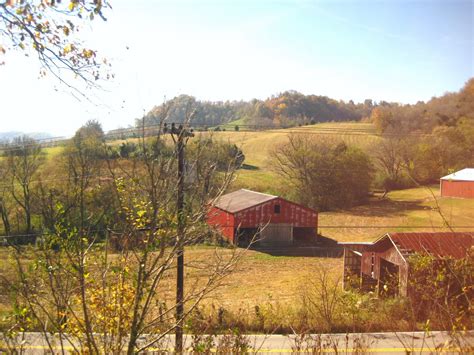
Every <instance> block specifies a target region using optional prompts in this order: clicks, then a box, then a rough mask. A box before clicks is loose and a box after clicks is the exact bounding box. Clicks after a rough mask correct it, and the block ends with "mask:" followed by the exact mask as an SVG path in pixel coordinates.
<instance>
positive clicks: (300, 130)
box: [0, 123, 433, 152]
mask: <svg viewBox="0 0 474 355" xmlns="http://www.w3.org/2000/svg"><path fill="white" fill-rule="evenodd" d="M177 124H183V123H177ZM183 125H186V126H188V127H190V128H191V129H203V130H202V131H198V133H207V132H209V133H216V134H218V133H223V132H224V131H222V129H220V130H216V129H212V127H211V128H209V126H208V125H202V124H201V125H191V124H183ZM162 127H163V126H162V125H161V124H156V125H147V126H145V128H144V129H143V128H140V127H137V128H126V129H124V130H123V131H117V130H111V131H108V132H106V133H104V138H105V139H106V140H107V139H111V138H116V139H117V140H118V139H121V137H122V136H124V135H127V134H135V133H142V136H143V133H145V136H146V135H147V134H149V135H151V133H153V134H156V133H162V134H163V133H164V132H160V128H162ZM217 127H220V126H217ZM239 127H249V128H254V129H253V130H252V129H248V130H245V131H242V132H240V131H239V133H247V132H262V131H264V132H266V133H273V134H288V133H295V134H305V135H343V136H364V137H367V136H368V137H374V138H376V137H378V138H384V137H431V136H433V134H431V133H414V132H410V133H404V134H398V133H385V134H378V133H376V132H370V131H365V130H362V129H358V128H357V129H348V128H337V127H334V128H332V127H318V128H316V129H315V130H309V129H308V130H307V129H305V128H307V127H309V126H301V127H282V128H279V127H273V126H264V125H261V126H258V125H239ZM150 132H151V133H150ZM225 132H236V131H225ZM130 138H140V136H138V137H124V138H123V139H130ZM70 140H71V138H64V137H54V138H43V139H39V140H35V143H30V144H18V145H12V144H11V143H10V144H8V143H7V144H0V150H1V151H4V152H8V151H12V150H18V149H25V148H28V147H36V146H38V145H39V146H41V147H45V148H48V147H53V146H59V145H61V144H62V143H66V142H68V141H70ZM43 141H44V142H45V143H42V142H43Z"/></svg>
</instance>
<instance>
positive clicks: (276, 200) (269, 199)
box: [207, 189, 318, 246]
mask: <svg viewBox="0 0 474 355" xmlns="http://www.w3.org/2000/svg"><path fill="white" fill-rule="evenodd" d="M207 222H208V224H209V225H211V226H213V227H214V228H216V229H217V230H219V231H220V233H221V234H222V235H223V236H224V237H226V238H227V239H228V240H229V241H230V242H232V243H233V244H236V245H248V243H249V242H250V241H251V240H252V239H253V238H254V236H256V235H257V237H256V240H257V243H258V244H260V245H261V246H275V245H280V246H281V245H291V244H293V243H294V242H298V241H311V240H315V239H316V230H317V224H318V214H317V212H316V211H314V210H312V209H310V208H307V207H304V206H301V205H299V204H296V203H294V202H290V201H288V200H285V199H283V198H281V197H278V196H273V195H268V194H264V193H260V192H255V191H250V190H246V189H241V190H237V191H234V192H231V193H229V194H226V195H223V196H221V197H220V198H219V199H217V201H215V203H214V204H213V205H212V206H211V207H210V209H209V212H208V215H207Z"/></svg>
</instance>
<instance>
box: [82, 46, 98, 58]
mask: <svg viewBox="0 0 474 355" xmlns="http://www.w3.org/2000/svg"><path fill="white" fill-rule="evenodd" d="M82 56H83V57H84V58H87V59H89V58H92V57H95V52H94V51H93V50H91V49H85V48H84V49H83V50H82Z"/></svg>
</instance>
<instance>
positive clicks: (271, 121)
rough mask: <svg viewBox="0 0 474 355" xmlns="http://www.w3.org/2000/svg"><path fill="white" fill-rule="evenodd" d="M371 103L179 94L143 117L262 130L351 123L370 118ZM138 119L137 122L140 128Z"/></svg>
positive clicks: (293, 95)
mask: <svg viewBox="0 0 474 355" xmlns="http://www.w3.org/2000/svg"><path fill="white" fill-rule="evenodd" d="M373 107H374V104H373V102H372V100H365V101H364V103H358V104H355V103H354V102H353V101H349V102H344V101H342V100H341V101H337V100H333V99H330V98H328V97H326V96H317V95H303V94H301V93H299V92H296V91H286V92H283V93H281V94H279V95H277V96H272V97H270V98H268V99H266V100H257V99H254V100H251V101H248V102H247V101H225V102H220V101H218V102H211V101H199V100H197V99H196V98H194V97H192V96H188V95H180V96H178V97H175V98H174V99H172V100H170V101H168V102H167V103H166V104H163V105H159V106H156V107H154V108H153V109H152V110H151V111H150V112H148V113H147V114H146V115H145V124H146V125H156V124H158V123H159V122H160V120H161V119H163V118H164V117H167V119H168V121H170V122H183V119H184V117H186V112H187V111H188V114H191V108H192V113H193V125H196V126H202V127H204V126H205V127H213V126H217V125H221V124H225V123H229V122H232V121H235V120H240V121H239V122H241V124H248V125H255V126H263V127H291V126H295V125H298V124H307V123H318V122H327V121H353V120H360V119H361V118H363V117H366V116H368V115H370V113H371V110H372V108H373ZM142 124H143V121H142V119H137V121H136V125H137V126H138V127H140V126H141V125H142Z"/></svg>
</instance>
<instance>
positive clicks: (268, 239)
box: [259, 224, 293, 247]
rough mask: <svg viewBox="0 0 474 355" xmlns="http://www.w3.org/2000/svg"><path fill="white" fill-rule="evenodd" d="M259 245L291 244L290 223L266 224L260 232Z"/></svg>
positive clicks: (291, 230) (291, 229)
mask: <svg viewBox="0 0 474 355" xmlns="http://www.w3.org/2000/svg"><path fill="white" fill-rule="evenodd" d="M259 241H260V245H261V246H265V247H272V246H287V245H291V244H293V226H292V225H291V224H268V225H266V226H265V227H264V228H263V229H262V231H261V232H260V240H259Z"/></svg>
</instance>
